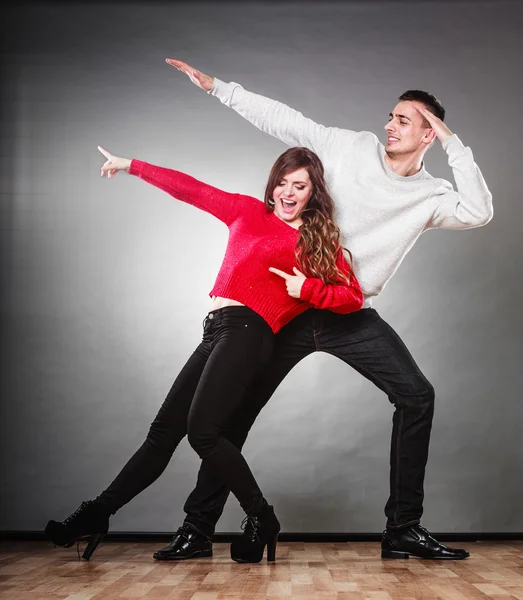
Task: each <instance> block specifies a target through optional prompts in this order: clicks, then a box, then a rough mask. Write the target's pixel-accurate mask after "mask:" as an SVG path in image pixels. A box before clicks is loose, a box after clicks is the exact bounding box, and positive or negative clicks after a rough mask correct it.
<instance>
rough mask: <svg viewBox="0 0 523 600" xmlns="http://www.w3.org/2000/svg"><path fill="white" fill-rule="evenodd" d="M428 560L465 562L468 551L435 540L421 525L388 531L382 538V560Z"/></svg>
mask: <svg viewBox="0 0 523 600" xmlns="http://www.w3.org/2000/svg"><path fill="white" fill-rule="evenodd" d="M409 556H416V557H417V558H426V559H432V560H463V559H464V558H468V557H469V556H470V554H469V553H468V552H467V550H459V549H457V548H448V547H447V546H444V545H443V544H440V543H439V542H438V540H435V539H434V538H433V537H432V536H431V535H430V533H429V532H428V531H427V530H426V529H425V528H424V527H422V526H421V525H412V527H405V528H401V529H386V530H385V531H384V532H383V537H382V538H381V558H409Z"/></svg>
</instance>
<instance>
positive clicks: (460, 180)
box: [415, 105, 494, 229]
mask: <svg viewBox="0 0 523 600" xmlns="http://www.w3.org/2000/svg"><path fill="white" fill-rule="evenodd" d="M415 108H416V109H417V110H418V111H419V112H420V113H421V115H422V116H423V117H425V118H426V119H427V121H428V122H429V124H430V126H431V127H432V129H433V130H434V133H435V135H436V137H437V138H438V139H439V140H440V142H441V143H442V144H443V149H444V150H445V152H446V153H447V155H448V159H449V165H450V167H451V168H452V171H453V173H454V179H455V181H456V187H457V190H454V189H453V188H452V186H451V185H450V184H449V182H448V181H442V182H441V185H440V187H439V188H438V189H437V190H435V193H434V198H433V199H434V201H435V203H436V205H435V210H434V214H433V217H432V219H431V221H430V223H429V227H431V228H435V227H440V228H442V229H469V228H471V227H481V226H482V225H486V224H487V223H488V222H489V221H490V220H491V219H492V216H493V214H494V211H493V208H492V194H491V193H490V191H489V189H488V187H487V184H486V183H485V180H484V179H483V175H482V174H481V171H480V170H479V167H478V165H477V164H476V163H475V162H474V157H473V156H472V151H471V150H470V148H467V147H465V146H464V145H463V144H462V143H461V140H460V139H459V138H458V136H457V135H455V134H454V133H452V131H451V130H450V129H449V128H448V127H447V126H446V125H445V123H443V121H442V120H441V119H439V118H438V117H436V115H434V114H432V113H431V112H430V111H429V110H427V109H426V108H424V107H423V106H421V105H415Z"/></svg>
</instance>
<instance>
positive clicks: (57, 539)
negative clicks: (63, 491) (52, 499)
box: [45, 500, 111, 560]
mask: <svg viewBox="0 0 523 600" xmlns="http://www.w3.org/2000/svg"><path fill="white" fill-rule="evenodd" d="M110 514H111V513H110V512H109V510H108V509H107V508H105V507H104V506H102V505H100V504H97V503H96V502H94V501H93V500H89V501H87V502H82V504H80V506H79V507H78V508H77V509H76V510H75V511H74V513H72V514H71V515H69V516H68V517H67V519H65V520H64V521H49V523H47V526H46V528H45V535H46V537H47V538H48V539H49V540H51V542H53V544H55V545H56V546H63V547H64V548H69V547H71V546H72V545H73V544H74V543H75V542H78V541H80V540H87V541H88V544H87V547H86V548H85V551H84V553H83V555H82V558H84V559H85V560H89V559H90V558H91V555H92V553H93V552H94V551H95V550H96V547H97V546H98V544H99V543H100V542H101V541H102V540H103V538H104V537H105V534H106V533H107V531H108V529H109V515H110Z"/></svg>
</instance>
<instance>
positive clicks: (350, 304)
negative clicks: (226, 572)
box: [300, 251, 363, 315]
mask: <svg viewBox="0 0 523 600" xmlns="http://www.w3.org/2000/svg"><path fill="white" fill-rule="evenodd" d="M337 265H338V267H339V268H340V269H341V270H342V271H343V272H344V273H348V265H347V262H346V260H345V258H344V256H343V253H342V252H341V251H340V252H339V254H338V259H337ZM300 300H303V301H305V302H308V303H309V304H310V305H311V306H313V307H314V308H324V309H328V310H331V311H332V312H335V313H339V314H342V315H346V314H348V313H351V312H355V311H357V310H360V308H361V307H362V306H363V292H362V291H361V288H360V284H359V282H358V280H357V279H356V276H355V275H354V273H353V272H352V271H351V274H350V277H348V280H347V283H345V284H331V283H323V281H322V280H321V279H319V278H316V277H307V279H305V281H304V282H303V286H302V288H301V293H300Z"/></svg>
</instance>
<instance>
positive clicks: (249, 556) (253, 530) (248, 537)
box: [231, 506, 280, 563]
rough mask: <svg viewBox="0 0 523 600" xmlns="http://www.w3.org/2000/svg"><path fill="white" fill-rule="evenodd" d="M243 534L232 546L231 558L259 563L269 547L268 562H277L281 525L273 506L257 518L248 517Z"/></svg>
mask: <svg viewBox="0 0 523 600" xmlns="http://www.w3.org/2000/svg"><path fill="white" fill-rule="evenodd" d="M242 529H243V534H242V535H241V536H240V537H238V538H237V539H235V540H234V541H233V542H232V544H231V558H232V560H235V561H236V562H240V563H258V562H260V561H261V559H262V558H263V551H264V549H265V546H267V561H271V562H274V561H275V560H276V543H277V541H278V534H279V533H280V523H279V521H278V519H277V518H276V515H275V514H274V509H273V507H272V506H266V507H265V508H264V509H263V511H262V512H261V513H260V514H259V515H256V516H248V517H246V518H245V519H244V520H243V523H242Z"/></svg>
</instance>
